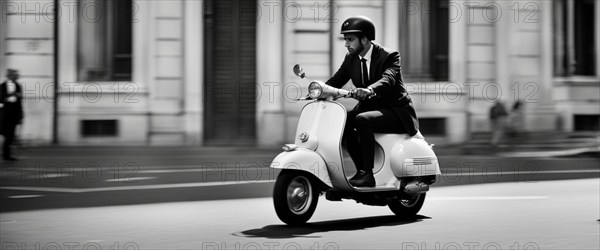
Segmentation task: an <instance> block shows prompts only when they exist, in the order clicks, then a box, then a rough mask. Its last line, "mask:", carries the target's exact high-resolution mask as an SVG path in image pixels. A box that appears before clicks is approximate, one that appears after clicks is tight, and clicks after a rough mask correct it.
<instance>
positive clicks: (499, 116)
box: [490, 100, 508, 146]
mask: <svg viewBox="0 0 600 250" xmlns="http://www.w3.org/2000/svg"><path fill="white" fill-rule="evenodd" d="M507 117H508V112H506V108H505V107H504V104H503V103H502V102H501V101H500V100H498V101H496V103H495V104H494V106H492V108H491V109H490V121H491V124H492V141H491V144H492V145H494V146H497V145H498V143H500V141H501V140H502V137H503V136H504V130H505V128H506V119H507Z"/></svg>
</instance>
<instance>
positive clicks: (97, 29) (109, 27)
mask: <svg viewBox="0 0 600 250" xmlns="http://www.w3.org/2000/svg"><path fill="white" fill-rule="evenodd" d="M78 11H79V15H78V16H79V21H78V43H77V44H78V65H79V69H78V79H79V80H80V81H119V80H124V81H127V80H131V69H132V65H131V64H132V60H131V52H132V34H131V33H132V17H133V14H132V13H133V1H132V0H79V6H78Z"/></svg>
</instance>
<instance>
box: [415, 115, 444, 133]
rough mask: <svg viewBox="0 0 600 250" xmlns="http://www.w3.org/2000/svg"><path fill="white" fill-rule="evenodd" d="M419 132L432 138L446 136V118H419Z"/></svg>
mask: <svg viewBox="0 0 600 250" xmlns="http://www.w3.org/2000/svg"><path fill="white" fill-rule="evenodd" d="M419 130H420V131H423V134H426V135H432V136H446V118H419Z"/></svg>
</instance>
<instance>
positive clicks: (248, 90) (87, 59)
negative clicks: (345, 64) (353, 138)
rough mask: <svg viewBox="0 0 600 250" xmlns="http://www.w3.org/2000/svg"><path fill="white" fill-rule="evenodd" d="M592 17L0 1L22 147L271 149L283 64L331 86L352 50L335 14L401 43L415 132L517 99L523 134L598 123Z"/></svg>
mask: <svg viewBox="0 0 600 250" xmlns="http://www.w3.org/2000/svg"><path fill="white" fill-rule="evenodd" d="M599 12H600V2H599V1H596V0H553V1H542V0H539V1H499V0H498V1H493V0H482V1H452V0H450V1H448V0H427V1H417V0H399V1H385V0H368V1H352V0H334V1H317V0H312V1H287V0H258V1H249V0H234V1H217V0H204V1H200V0H156V1H142V0H118V1H117V0H36V1H29V0H28V1H25V0H21V1H3V2H2V3H1V15H2V16H1V18H2V22H1V23H0V53H1V54H2V59H0V70H1V71H2V72H5V70H6V69H7V68H16V69H19V70H20V72H21V75H22V79H21V82H22V84H23V85H24V90H25V95H26V103H25V104H24V105H25V110H26V118H25V123H24V125H23V128H22V129H21V130H20V137H21V138H22V139H23V140H24V141H25V142H28V143H31V144H48V143H51V142H53V141H54V142H57V143H59V144H62V145H192V146H244V145H258V146H272V145H279V144H281V143H284V142H289V141H291V140H292V137H293V134H294V132H295V126H296V122H297V120H298V117H299V113H300V111H301V108H302V106H303V105H304V102H303V101H296V100H295V99H297V98H299V97H301V96H303V95H306V94H307V91H306V87H307V86H308V82H305V81H302V80H299V79H298V78H297V77H295V76H294V75H293V73H292V70H291V69H292V67H293V65H294V64H301V65H303V67H304V69H305V70H306V72H307V75H309V76H310V78H312V79H323V80H326V79H327V78H328V77H329V76H331V75H332V74H333V73H334V72H335V71H336V70H337V68H338V67H339V66H340V65H341V62H342V60H343V58H344V55H345V53H346V49H345V48H344V42H343V40H342V39H341V38H342V36H341V35H340V34H339V29H340V25H341V23H342V22H343V20H345V19H346V18H348V17H350V16H354V15H364V16H368V17H370V18H371V19H372V20H373V21H374V22H375V25H376V27H377V35H376V36H377V37H376V40H375V42H376V43H379V44H381V45H383V46H385V47H388V48H391V49H396V50H399V51H400V53H401V57H402V67H403V75H404V80H405V82H406V84H407V86H408V89H409V91H410V93H411V95H412V97H413V102H414V104H415V107H416V109H417V114H418V116H419V119H420V123H421V127H422V128H421V129H422V131H423V133H424V134H425V136H427V137H428V138H430V140H432V141H433V142H436V143H447V144H455V143H460V142H463V141H466V140H468V139H469V138H470V135H471V134H473V133H478V132H486V131H489V130H490V122H489V119H488V112H489V109H490V107H491V106H492V105H493V103H494V102H496V101H498V100H500V101H502V102H503V103H504V104H505V105H506V106H507V109H510V107H511V106H512V105H513V103H515V102H516V101H521V102H523V103H524V122H523V126H524V129H525V130H527V131H567V132H569V131H580V130H583V131H586V130H598V129H599V126H600V125H599V121H600V63H599V59H600V56H599V54H600V53H598V52H599V51H600V42H599V41H600V19H599V17H598V16H599V15H598V13H599ZM55 83H58V84H55ZM347 87H349V88H351V87H352V83H351V82H350V83H348V85H347ZM343 102H344V104H345V105H346V106H347V107H351V106H352V105H354V102H353V101H352V100H343Z"/></svg>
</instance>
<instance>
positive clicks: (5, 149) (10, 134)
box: [2, 122, 17, 158]
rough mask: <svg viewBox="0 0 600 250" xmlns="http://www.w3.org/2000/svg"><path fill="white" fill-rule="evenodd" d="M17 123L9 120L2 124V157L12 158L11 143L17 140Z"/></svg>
mask: <svg viewBox="0 0 600 250" xmlns="http://www.w3.org/2000/svg"><path fill="white" fill-rule="evenodd" d="M16 128H17V123H14V122H7V123H4V124H2V135H3V136H4V144H3V145H2V157H3V158H10V157H12V156H11V148H10V147H11V145H12V144H13V142H14V141H15V129H16Z"/></svg>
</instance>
